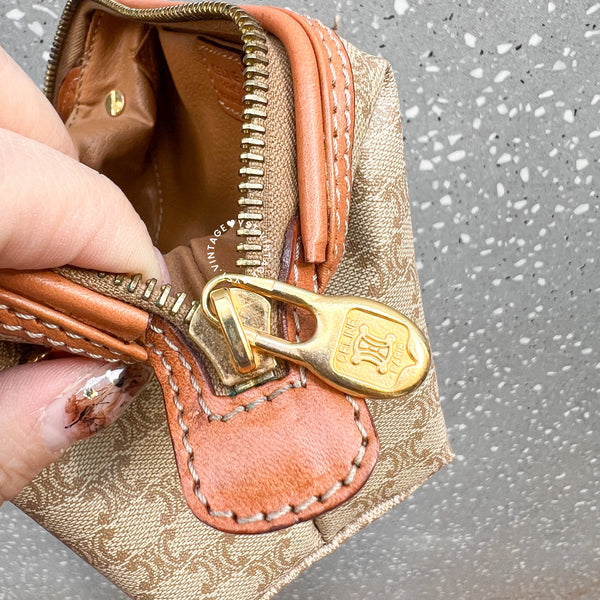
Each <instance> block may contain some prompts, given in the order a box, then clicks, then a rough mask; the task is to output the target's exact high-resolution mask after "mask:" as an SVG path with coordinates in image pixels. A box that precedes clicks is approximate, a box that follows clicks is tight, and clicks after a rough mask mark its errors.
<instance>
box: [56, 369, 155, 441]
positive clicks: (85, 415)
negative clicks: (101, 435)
mask: <svg viewBox="0 0 600 600" xmlns="http://www.w3.org/2000/svg"><path fill="white" fill-rule="evenodd" d="M151 373H152V371H151V370H150V369H148V367H146V366H145V365H140V364H136V365H116V366H114V367H109V368H108V369H106V370H105V371H103V372H102V373H100V374H98V375H95V376H92V377H90V378H89V379H88V380H87V381H85V382H84V383H83V385H81V386H79V389H78V390H77V391H76V392H74V393H73V394H72V395H71V396H70V397H69V398H68V400H67V402H66V404H65V412H66V415H67V424H66V425H65V429H68V430H70V435H71V436H72V437H73V438H75V439H82V438H86V437H89V436H90V435H92V434H93V433H96V432H97V431H100V430H101V429H104V428H105V427H108V426H109V425H110V424H111V423H113V422H114V421H115V420H116V419H117V417H119V416H120V415H121V413H122V412H123V411H124V410H125V408H127V406H128V405H129V404H130V403H131V401H132V400H133V399H134V398H135V397H136V395H137V394H139V393H140V392H141V391H142V389H143V388H144V386H145V385H146V384H147V383H148V381H149V379H150V375H151Z"/></svg>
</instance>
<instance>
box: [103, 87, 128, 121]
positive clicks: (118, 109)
mask: <svg viewBox="0 0 600 600" xmlns="http://www.w3.org/2000/svg"><path fill="white" fill-rule="evenodd" d="M104 108H106V112H107V113H108V114H109V115H110V116H111V117H118V116H119V115H120V114H121V113H122V112H123V109H124V108H125V96H123V93H122V92H120V91H119V90H111V91H110V92H109V93H108V96H106V99H105V100H104Z"/></svg>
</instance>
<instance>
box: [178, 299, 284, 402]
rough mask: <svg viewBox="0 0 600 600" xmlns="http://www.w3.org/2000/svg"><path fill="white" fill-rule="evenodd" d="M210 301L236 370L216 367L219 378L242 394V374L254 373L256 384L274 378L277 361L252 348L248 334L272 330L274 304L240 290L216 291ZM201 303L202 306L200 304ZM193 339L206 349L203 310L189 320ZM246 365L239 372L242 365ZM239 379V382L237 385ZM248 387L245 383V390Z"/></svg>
mask: <svg viewBox="0 0 600 600" xmlns="http://www.w3.org/2000/svg"><path fill="white" fill-rule="evenodd" d="M206 301H207V302H208V303H209V304H210V305H211V312H210V314H211V316H212V317H213V318H214V319H215V321H214V322H213V324H214V325H215V326H216V327H217V328H219V329H220V330H221V331H222V332H223V334H224V338H225V340H226V342H227V345H229V352H230V355H231V358H232V364H233V366H234V368H233V369H229V370H228V371H227V372H225V371H223V369H222V368H220V367H219V365H215V366H216V368H217V370H218V372H219V377H220V378H221V380H222V381H223V383H225V385H233V386H235V387H236V391H239V389H241V388H238V385H240V384H239V375H236V372H240V373H249V372H252V381H259V380H260V381H261V382H262V381H264V380H265V378H266V379H269V378H271V377H272V371H273V369H275V368H276V366H277V363H276V361H275V358H274V357H273V356H272V355H271V354H268V353H266V352H262V351H261V350H259V349H257V348H252V347H251V346H250V344H249V343H248V340H247V334H246V332H247V331H248V330H249V329H253V328H254V329H259V330H261V331H267V332H270V331H271V303H270V302H269V301H268V300H267V299H266V298H265V297H263V296H260V295H258V294H253V293H252V292H248V291H246V290H242V289H239V288H230V289H218V290H214V289H213V293H212V294H211V295H210V296H206ZM199 304H200V303H198V305H199ZM185 322H186V323H188V332H189V335H190V337H191V338H192V339H193V340H194V341H195V342H196V344H198V346H199V347H200V348H202V349H206V345H205V343H204V342H203V340H204V339H205V338H206V335H203V334H204V332H205V330H206V319H205V318H204V315H203V311H202V310H195V311H194V312H193V313H192V314H191V316H189V319H188V317H186V321H185ZM239 365H242V369H241V370H239V369H238V366H239ZM235 380H238V382H235ZM246 384H247V381H244V385H243V387H245V385H246Z"/></svg>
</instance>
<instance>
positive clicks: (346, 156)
mask: <svg viewBox="0 0 600 600" xmlns="http://www.w3.org/2000/svg"><path fill="white" fill-rule="evenodd" d="M305 18H306V19H307V21H308V22H309V23H310V24H311V26H312V27H313V28H314V29H315V30H316V31H317V33H318V34H319V36H320V38H321V41H322V43H323V46H324V47H325V50H326V51H327V56H328V59H329V68H330V69H331V72H332V77H333V86H332V87H333V104H334V114H335V113H337V109H338V101H337V95H336V93H335V90H336V76H335V69H334V67H333V64H332V55H331V51H330V49H329V46H328V45H327V42H326V41H325V38H324V36H323V33H322V30H325V31H326V32H327V35H328V36H329V38H330V39H331V41H332V42H333V43H334V45H335V48H336V51H337V53H338V56H339V58H340V61H341V63H342V74H343V76H344V100H345V106H344V120H345V127H344V144H345V147H344V183H345V184H346V198H345V199H346V219H345V228H344V240H345V236H346V235H347V234H348V216H349V215H350V177H349V172H350V156H349V154H350V124H351V116H350V106H351V102H352V98H351V94H350V74H349V72H348V61H347V60H346V57H345V56H344V53H343V52H342V49H341V46H340V42H339V40H338V39H336V37H335V36H334V35H333V33H332V32H331V30H330V29H329V27H325V25H323V24H322V23H321V22H320V21H318V20H313V19H311V18H310V17H305ZM332 121H333V127H334V139H333V144H334V156H335V163H334V173H335V177H336V181H337V179H338V177H339V169H338V166H337V161H338V157H339V154H338V145H337V137H338V128H337V119H334V118H333V117H332ZM340 196H341V195H340V191H339V187H338V186H337V185H336V197H337V200H338V204H337V211H336V227H337V231H338V233H339V230H340V226H341V223H340V217H339V212H338V211H339V206H340V204H341V197H340ZM339 246H340V244H339V238H338V239H336V243H335V247H334V256H336V257H337V256H338V251H339ZM342 251H343V244H342Z"/></svg>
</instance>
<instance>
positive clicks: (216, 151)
mask: <svg viewBox="0 0 600 600" xmlns="http://www.w3.org/2000/svg"><path fill="white" fill-rule="evenodd" d="M84 18H85V24H84V29H85V32H86V33H85V43H84V44H83V46H82V45H81V44H80V48H79V51H78V52H75V59H74V60H71V63H72V65H71V67H70V68H69V69H68V70H64V69H63V70H64V73H63V74H62V75H61V77H60V80H59V81H57V85H59V86H60V88H59V91H58V101H57V105H58V108H59V112H61V113H62V116H63V119H64V120H65V122H66V125H67V128H68V129H69V132H70V134H71V136H72V137H73V139H74V141H75V144H76V146H77V148H78V150H79V154H80V160H81V161H82V162H83V163H85V164H87V165H89V166H90V167H92V168H94V169H96V170H98V171H100V172H101V173H103V174H104V175H106V176H107V177H109V178H110V179H111V180H113V181H114V182H115V183H116V184H117V185H118V186H119V187H120V188H121V189H122V190H123V191H124V193H125V195H126V196H127V197H128V198H129V200H130V201H131V203H132V204H133V206H134V207H135V209H136V211H137V212H138V213H139V215H140V216H141V218H142V219H143V220H144V222H145V223H146V226H147V227H148V231H149V232H150V235H151V237H152V239H153V241H154V243H155V245H156V246H157V247H158V248H159V249H160V250H161V251H162V253H163V254H165V255H166V260H167V264H168V266H169V270H170V272H171V276H172V279H173V287H174V288H175V289H178V290H183V291H187V292H188V293H191V294H192V295H195V296H197V295H198V294H199V292H200V291H201V289H202V287H203V285H204V283H205V281H206V280H208V279H210V278H211V277H213V276H214V275H216V274H218V273H219V272H232V271H233V272H235V271H237V270H239V268H238V267H236V259H237V258H238V256H239V254H238V253H237V251H236V246H237V244H238V243H239V241H240V239H239V238H238V237H237V235H236V230H237V229H238V221H237V215H238V212H239V210H240V208H239V206H238V198H239V195H240V194H239V191H238V184H239V182H240V175H239V168H240V166H241V165H240V152H241V150H240V143H241V125H242V122H243V117H242V110H243V94H244V92H243V81H244V75H243V69H244V65H243V61H242V58H243V52H242V43H241V39H240V34H239V31H238V30H237V28H236V27H235V25H234V24H233V23H231V22H228V21H223V20H204V21H199V22H194V23H185V24H169V25H150V24H145V23H140V22H135V21H131V20H128V19H125V18H122V17H119V16H114V15H112V14H110V13H106V12H104V11H99V10H96V11H93V12H89V13H87V15H86V16H85V17H84ZM71 53H72V52H71ZM77 54H78V57H77ZM112 90H117V91H118V92H120V94H121V95H122V98H123V99H124V109H123V110H122V112H121V113H120V114H118V115H117V116H111V115H110V114H109V111H108V108H107V103H109V105H110V100H109V98H108V96H107V94H108V93H109V92H110V91H112ZM65 98H66V100H65Z"/></svg>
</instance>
